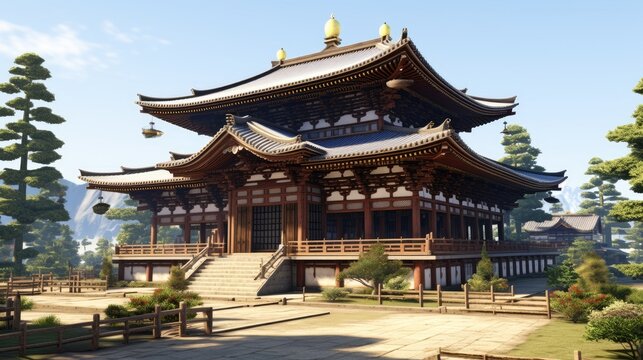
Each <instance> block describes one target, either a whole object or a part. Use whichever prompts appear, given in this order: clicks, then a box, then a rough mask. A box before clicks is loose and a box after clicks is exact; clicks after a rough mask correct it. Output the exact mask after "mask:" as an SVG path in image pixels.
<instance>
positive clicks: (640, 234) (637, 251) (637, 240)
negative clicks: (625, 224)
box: [625, 221, 643, 264]
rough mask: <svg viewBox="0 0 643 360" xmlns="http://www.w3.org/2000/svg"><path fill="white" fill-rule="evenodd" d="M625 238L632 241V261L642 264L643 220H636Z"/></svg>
mask: <svg viewBox="0 0 643 360" xmlns="http://www.w3.org/2000/svg"><path fill="white" fill-rule="evenodd" d="M625 239H626V240H629V241H630V249H632V251H631V252H630V256H629V257H630V261H632V262H634V263H637V264H640V263H642V262H643V222H639V221H637V222H635V223H634V226H632V228H630V229H629V230H628V232H627V235H625Z"/></svg>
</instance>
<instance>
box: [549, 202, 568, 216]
mask: <svg viewBox="0 0 643 360" xmlns="http://www.w3.org/2000/svg"><path fill="white" fill-rule="evenodd" d="M564 212H565V208H564V207H563V204H562V203H560V202H557V203H554V204H551V206H549V213H550V214H562V213H564Z"/></svg>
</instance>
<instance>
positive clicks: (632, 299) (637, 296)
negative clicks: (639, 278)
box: [625, 289, 643, 304]
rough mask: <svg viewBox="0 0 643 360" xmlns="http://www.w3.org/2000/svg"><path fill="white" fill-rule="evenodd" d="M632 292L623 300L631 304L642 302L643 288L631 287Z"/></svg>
mask: <svg viewBox="0 0 643 360" xmlns="http://www.w3.org/2000/svg"><path fill="white" fill-rule="evenodd" d="M632 290H633V291H632V293H631V294H629V295H628V296H627V298H625V301H627V302H628V303H632V304H643V290H641V289H632Z"/></svg>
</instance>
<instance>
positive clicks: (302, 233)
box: [284, 181, 308, 249]
mask: <svg viewBox="0 0 643 360" xmlns="http://www.w3.org/2000/svg"><path fill="white" fill-rule="evenodd" d="M307 238H308V191H307V185H306V183H305V182H304V181H302V183H300V184H299V185H297V248H299V249H301V246H302V242H303V241H305V240H306V239H307ZM285 245H287V244H284V246H285Z"/></svg>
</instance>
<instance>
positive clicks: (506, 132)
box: [500, 121, 511, 135]
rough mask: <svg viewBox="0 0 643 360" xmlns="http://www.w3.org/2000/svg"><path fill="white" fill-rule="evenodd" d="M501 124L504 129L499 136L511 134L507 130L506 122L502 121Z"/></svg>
mask: <svg viewBox="0 0 643 360" xmlns="http://www.w3.org/2000/svg"><path fill="white" fill-rule="evenodd" d="M502 123H503V124H504V125H505V128H504V129H502V131H500V133H501V134H504V135H509V134H511V131H509V130H507V122H506V121H503V122H502Z"/></svg>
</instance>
